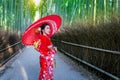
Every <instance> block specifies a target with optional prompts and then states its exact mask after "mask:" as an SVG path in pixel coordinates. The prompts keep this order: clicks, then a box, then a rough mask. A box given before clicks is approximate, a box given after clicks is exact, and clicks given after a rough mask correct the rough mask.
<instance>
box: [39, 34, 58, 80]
mask: <svg viewBox="0 0 120 80" xmlns="http://www.w3.org/2000/svg"><path fill="white" fill-rule="evenodd" d="M38 51H39V52H40V57H39V59H40V68H41V70H40V74H39V79H38V80H52V79H53V68H54V57H55V54H56V49H55V47H53V46H52V42H51V40H50V38H49V37H47V36H44V35H41V36H40V42H39V44H38Z"/></svg>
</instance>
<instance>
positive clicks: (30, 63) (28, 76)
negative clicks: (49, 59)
mask: <svg viewBox="0 0 120 80" xmlns="http://www.w3.org/2000/svg"><path fill="white" fill-rule="evenodd" d="M59 53H60V52H58V53H57V54H59ZM15 58H16V59H15V60H11V61H9V62H8V63H7V66H8V65H9V67H8V68H7V69H6V70H5V72H4V73H3V74H2V75H1V76H0V80H37V78H38V75H39V70H40V68H39V52H37V51H36V50H34V48H33V47H26V48H25V49H24V50H23V51H22V52H21V53H19V54H18V55H17V56H16V57H15ZM56 61H57V65H56V66H57V67H56V69H55V76H54V80H88V79H87V78H85V77H84V76H82V75H81V73H80V72H77V71H76V70H74V68H73V67H72V65H68V64H67V63H65V62H64V61H63V60H62V59H61V58H60V57H59V56H58V55H57V56H56ZM10 63H11V65H10Z"/></svg>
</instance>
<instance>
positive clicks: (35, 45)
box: [33, 39, 40, 51]
mask: <svg viewBox="0 0 120 80" xmlns="http://www.w3.org/2000/svg"><path fill="white" fill-rule="evenodd" d="M39 44H40V39H39V40H37V41H34V43H33V46H34V48H35V49H36V50H37V51H38V46H39Z"/></svg>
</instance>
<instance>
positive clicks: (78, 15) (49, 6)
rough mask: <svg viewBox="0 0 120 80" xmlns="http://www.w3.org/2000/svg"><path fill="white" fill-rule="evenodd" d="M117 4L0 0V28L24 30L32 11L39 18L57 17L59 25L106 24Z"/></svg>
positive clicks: (102, 0) (97, 0) (118, 1)
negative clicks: (52, 15) (79, 23)
mask: <svg viewBox="0 0 120 80" xmlns="http://www.w3.org/2000/svg"><path fill="white" fill-rule="evenodd" d="M119 8H120V0H40V4H39V5H38V6H36V5H35V0H0V27H1V28H2V29H5V30H12V31H15V30H20V31H22V30H24V29H25V27H26V26H28V25H29V24H30V23H31V22H33V21H34V17H35V14H36V11H39V15H40V16H39V17H43V16H45V15H49V14H59V15H60V16H62V18H63V25H64V24H65V23H69V24H70V25H71V24H72V23H73V22H74V21H75V20H81V21H84V22H85V21H88V20H90V21H91V22H93V24H96V23H99V22H100V20H104V22H106V21H107V20H108V18H109V17H110V16H111V15H115V16H118V15H119V12H120V9H119Z"/></svg>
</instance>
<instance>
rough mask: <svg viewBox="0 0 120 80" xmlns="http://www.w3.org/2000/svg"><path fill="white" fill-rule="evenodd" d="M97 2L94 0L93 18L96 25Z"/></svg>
mask: <svg viewBox="0 0 120 80" xmlns="http://www.w3.org/2000/svg"><path fill="white" fill-rule="evenodd" d="M96 5H97V3H96V0H94V16H93V21H94V25H95V24H96Z"/></svg>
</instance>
